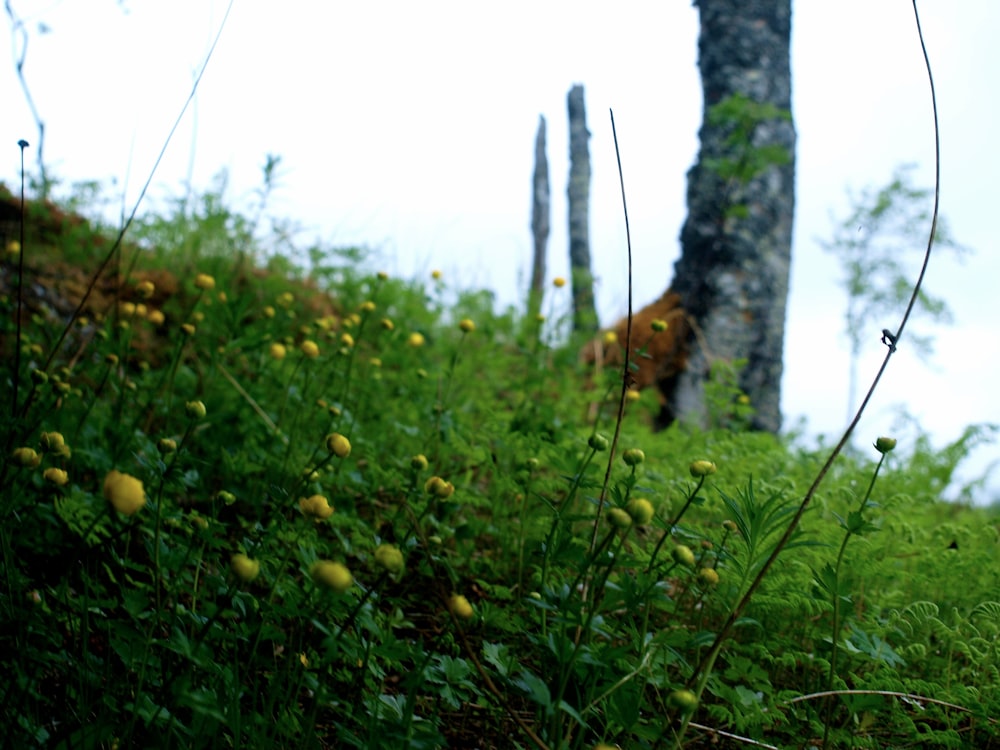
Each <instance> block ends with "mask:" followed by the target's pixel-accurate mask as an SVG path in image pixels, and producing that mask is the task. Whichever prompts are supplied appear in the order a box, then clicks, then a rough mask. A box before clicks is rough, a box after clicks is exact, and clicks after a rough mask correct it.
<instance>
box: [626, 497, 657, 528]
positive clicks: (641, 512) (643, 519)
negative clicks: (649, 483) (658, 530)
mask: <svg viewBox="0 0 1000 750" xmlns="http://www.w3.org/2000/svg"><path fill="white" fill-rule="evenodd" d="M625 510H626V511H628V514H629V515H630V516H631V517H632V520H633V521H635V523H637V524H639V525H640V526H642V525H644V524H647V523H649V522H650V521H652V520H653V516H654V515H655V514H656V511H655V510H654V509H653V504H652V503H651V502H649V500H647V499H646V498H644V497H637V498H634V499H633V500H629V501H628V505H626V506H625Z"/></svg>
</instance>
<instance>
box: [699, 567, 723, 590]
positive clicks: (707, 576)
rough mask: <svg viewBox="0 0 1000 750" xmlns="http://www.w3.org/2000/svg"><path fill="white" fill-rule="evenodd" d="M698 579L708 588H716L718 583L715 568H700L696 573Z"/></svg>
mask: <svg viewBox="0 0 1000 750" xmlns="http://www.w3.org/2000/svg"><path fill="white" fill-rule="evenodd" d="M698 577H699V578H700V579H701V580H702V582H703V583H707V584H708V585H709V586H717V585H718V583H719V573H718V571H717V570H716V569H715V568H702V569H701V570H700V571H698Z"/></svg>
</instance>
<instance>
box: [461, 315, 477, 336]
mask: <svg viewBox="0 0 1000 750" xmlns="http://www.w3.org/2000/svg"><path fill="white" fill-rule="evenodd" d="M458 327H459V328H461V329H462V333H472V332H473V331H474V330H476V323H475V321H473V320H471V319H469V318H462V320H460V321H458Z"/></svg>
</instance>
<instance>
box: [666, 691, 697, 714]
mask: <svg viewBox="0 0 1000 750" xmlns="http://www.w3.org/2000/svg"><path fill="white" fill-rule="evenodd" d="M670 704H671V705H672V706H674V708H679V709H680V710H681V711H682V712H683V713H688V712H690V711H694V710H695V709H696V708H697V707H698V696H696V695H695V694H694V693H692V692H691V691H690V690H675V691H674V692H672V693H671V694H670Z"/></svg>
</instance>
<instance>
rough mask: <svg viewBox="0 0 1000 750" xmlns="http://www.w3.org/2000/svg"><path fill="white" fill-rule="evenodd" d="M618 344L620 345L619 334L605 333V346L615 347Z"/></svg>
mask: <svg viewBox="0 0 1000 750" xmlns="http://www.w3.org/2000/svg"><path fill="white" fill-rule="evenodd" d="M617 343H618V334H617V333H615V332H614V331H605V332H604V345H605V346H614V345H615V344H617Z"/></svg>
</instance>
